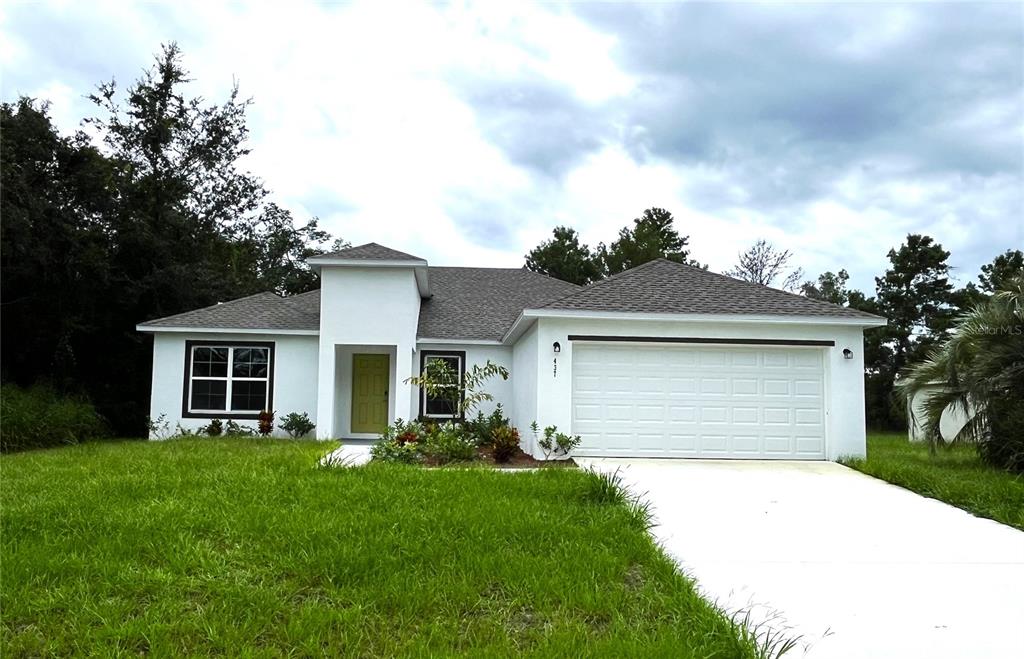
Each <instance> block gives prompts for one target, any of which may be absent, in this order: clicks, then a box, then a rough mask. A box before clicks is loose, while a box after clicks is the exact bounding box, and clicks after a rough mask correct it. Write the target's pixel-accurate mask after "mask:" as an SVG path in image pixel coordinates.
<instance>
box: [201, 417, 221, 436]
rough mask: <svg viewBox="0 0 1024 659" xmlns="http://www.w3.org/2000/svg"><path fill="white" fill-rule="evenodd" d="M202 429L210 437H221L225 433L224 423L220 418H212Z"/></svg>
mask: <svg viewBox="0 0 1024 659" xmlns="http://www.w3.org/2000/svg"><path fill="white" fill-rule="evenodd" d="M202 431H203V432H204V433H206V434H207V435H208V436H210V437H220V436H221V435H222V434H224V423H223V422H222V421H221V420H220V419H212V420H211V421H210V424H209V425H207V426H205V427H204V428H203V430H202Z"/></svg>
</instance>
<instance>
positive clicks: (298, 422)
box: [278, 412, 316, 439]
mask: <svg viewBox="0 0 1024 659" xmlns="http://www.w3.org/2000/svg"><path fill="white" fill-rule="evenodd" d="M278 428H280V429H281V430H284V431H285V432H287V433H288V436H289V437H291V438H292V439H296V438H299V437H304V436H305V435H308V434H309V433H310V432H312V430H313V429H314V428H316V424H315V423H313V422H312V421H311V420H310V418H309V414H307V413H305V412H303V413H302V414H299V413H298V412H291V413H290V414H288V415H287V416H283V417H281V425H279V426H278Z"/></svg>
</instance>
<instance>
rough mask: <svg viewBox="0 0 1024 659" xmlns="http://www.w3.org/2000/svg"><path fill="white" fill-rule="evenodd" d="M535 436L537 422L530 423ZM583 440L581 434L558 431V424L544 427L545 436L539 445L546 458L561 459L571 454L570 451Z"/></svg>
mask: <svg viewBox="0 0 1024 659" xmlns="http://www.w3.org/2000/svg"><path fill="white" fill-rule="evenodd" d="M530 429H531V430H533V434H534V436H536V435H537V422H536V421H534V422H533V423H531V424H530ZM582 441H583V440H582V439H581V438H580V436H579V435H566V434H565V433H562V432H558V426H548V427H546V428H544V436H543V437H541V438H540V439H539V440H538V441H537V446H539V447H540V449H541V451H543V452H544V459H545V460H550V459H551V458H554V459H556V460H560V459H562V458H566V457H568V456H569V453H570V452H571V451H572V450H573V449H574V448H576V447H577V446H579V445H580V442H582Z"/></svg>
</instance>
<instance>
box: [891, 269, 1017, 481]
mask: <svg viewBox="0 0 1024 659" xmlns="http://www.w3.org/2000/svg"><path fill="white" fill-rule="evenodd" d="M936 385H939V386H937V387H936ZM897 387H898V389H899V391H900V392H901V393H902V394H904V395H905V396H907V399H908V400H912V399H913V397H914V396H915V394H919V393H922V392H923V405H922V406H921V408H920V411H921V413H922V415H923V417H924V418H923V419H922V422H921V424H920V426H921V428H922V430H923V432H924V436H925V439H926V441H928V442H929V445H930V446H931V448H932V451H933V452H934V450H935V448H936V447H937V446H940V445H943V444H944V443H945V441H944V440H943V438H942V435H941V434H940V433H939V419H940V417H941V416H942V412H943V411H944V410H946V409H947V408H949V409H950V410H951V411H953V412H961V413H963V415H964V416H970V420H969V421H968V422H967V424H966V425H964V427H963V429H962V430H960V432H959V433H957V435H956V437H954V438H953V440H952V441H954V442H976V443H977V444H978V448H979V451H980V453H981V455H982V458H983V459H986V460H987V461H990V462H993V463H995V464H998V465H999V466H1002V467H1006V468H1009V469H1012V470H1014V471H1024V427H1022V426H1024V274H1022V275H1018V276H1017V277H1015V278H1013V279H1011V280H1010V281H1009V282H1008V283H1007V285H1006V288H1005V289H1004V290H1001V291H998V292H997V293H996V294H995V295H993V296H992V297H991V298H990V299H989V300H987V301H985V302H983V303H982V304H980V305H978V306H976V307H975V308H974V309H972V310H971V311H969V312H968V313H966V314H965V315H963V316H962V317H960V319H959V320H958V322H957V326H956V328H955V330H954V331H953V335H952V338H950V339H949V340H948V341H947V342H946V343H945V344H943V345H942V346H941V347H939V348H938V349H936V350H934V351H932V352H931V353H930V354H929V355H928V358H927V359H926V360H925V361H923V362H921V363H918V364H915V365H913V366H911V367H910V368H908V369H907V370H906V371H905V372H904V373H903V377H901V378H900V380H899V382H898V384H897ZM913 414H914V412H913V410H911V415H913ZM913 421H914V422H916V420H913Z"/></svg>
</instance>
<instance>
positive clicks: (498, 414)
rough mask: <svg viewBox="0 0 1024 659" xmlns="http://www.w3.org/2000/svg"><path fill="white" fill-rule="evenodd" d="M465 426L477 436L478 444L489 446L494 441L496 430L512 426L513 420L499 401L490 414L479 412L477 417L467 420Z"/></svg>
mask: <svg viewBox="0 0 1024 659" xmlns="http://www.w3.org/2000/svg"><path fill="white" fill-rule="evenodd" d="M465 426H466V430H468V431H469V432H470V433H471V434H472V435H473V437H474V438H476V443H477V446H488V445H489V444H491V443H492V442H493V436H494V432H495V431H496V430H498V429H499V428H508V427H510V426H511V422H510V421H509V419H508V417H506V416H505V411H504V410H503V409H501V403H498V405H497V407H495V408H494V411H493V412H491V413H490V414H489V415H488V416H484V413H483V412H477V413H476V418H475V419H473V420H471V421H466V423H465Z"/></svg>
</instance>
